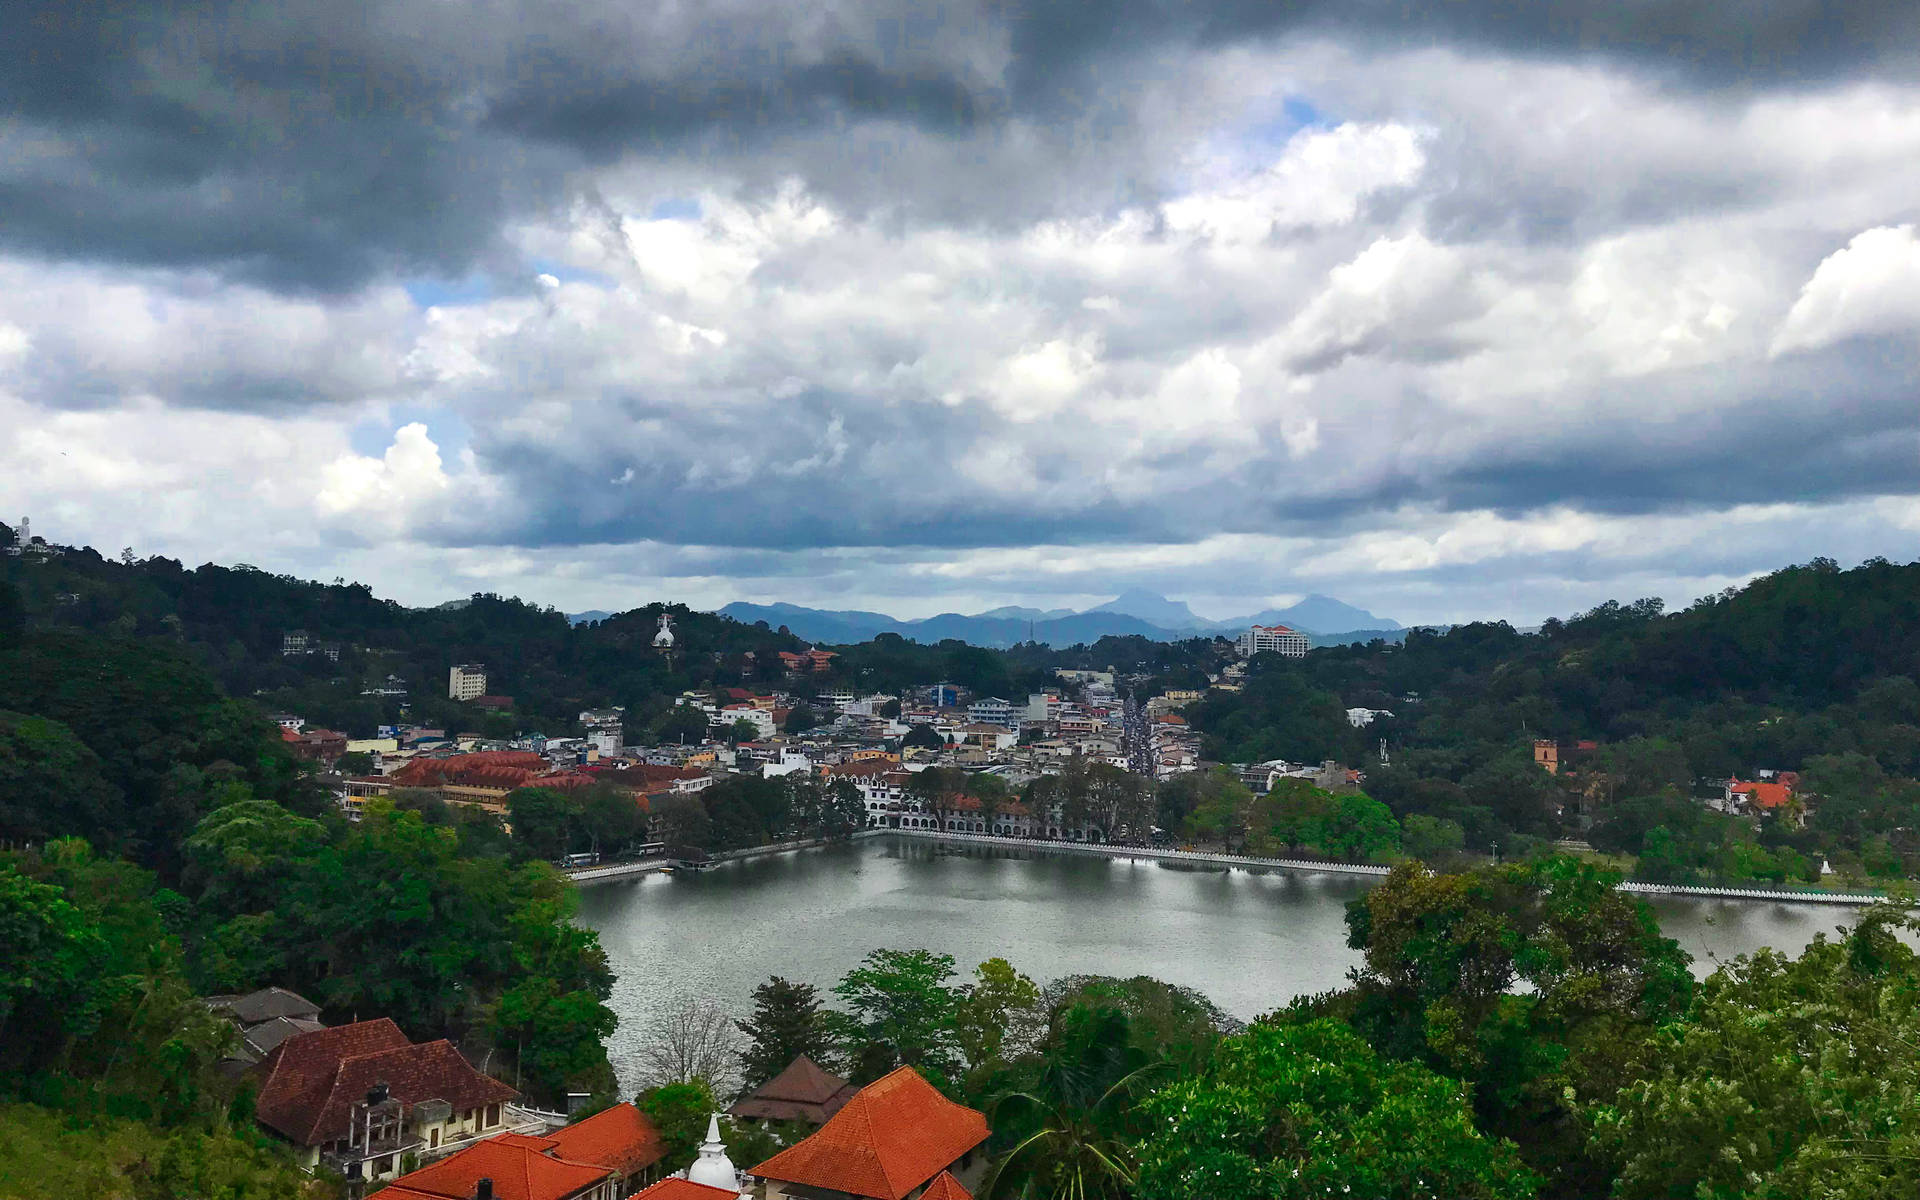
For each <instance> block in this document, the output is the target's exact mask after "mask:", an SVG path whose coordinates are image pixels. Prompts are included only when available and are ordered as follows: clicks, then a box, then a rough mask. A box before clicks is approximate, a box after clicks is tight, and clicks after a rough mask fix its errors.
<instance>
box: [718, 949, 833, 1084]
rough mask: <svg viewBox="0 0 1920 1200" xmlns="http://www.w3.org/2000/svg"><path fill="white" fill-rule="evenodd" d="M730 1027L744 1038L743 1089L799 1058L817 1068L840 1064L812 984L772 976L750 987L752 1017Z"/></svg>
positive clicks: (764, 1080)
mask: <svg viewBox="0 0 1920 1200" xmlns="http://www.w3.org/2000/svg"><path fill="white" fill-rule="evenodd" d="M734 1024H736V1025H737V1026H739V1028H740V1032H741V1033H743V1034H745V1035H746V1037H747V1044H746V1045H745V1046H744V1047H743V1048H742V1049H741V1051H740V1072H741V1075H742V1077H743V1081H744V1082H743V1085H742V1086H743V1088H744V1089H745V1090H748V1091H751V1090H752V1089H754V1088H757V1087H759V1086H760V1085H761V1084H763V1083H765V1082H767V1081H768V1080H769V1079H772V1078H773V1077H774V1076H775V1075H778V1074H779V1073H780V1072H782V1071H784V1070H786V1069H787V1067H788V1066H790V1065H791V1064H792V1063H793V1060H794V1059H796V1058H799V1057H801V1056H802V1055H805V1056H806V1057H807V1058H810V1059H812V1060H813V1061H814V1062H815V1063H817V1064H819V1065H821V1066H827V1067H831V1066H833V1065H834V1064H835V1063H836V1062H837V1061H838V1057H839V1055H838V1053H837V1049H836V1047H835V1046H834V1043H833V1035H832V1032H831V1030H830V1029H829V1028H828V1023H827V1019H826V1014H825V1013H824V1012H823V1011H822V1010H821V1007H820V993H819V991H818V990H817V989H816V988H814V986H813V985H812V984H809V983H794V982H792V981H791V980H787V979H782V978H781V977H780V976H778V975H775V976H774V977H773V978H771V979H769V980H767V982H765V983H763V984H761V985H759V986H758V987H756V988H754V989H753V1015H751V1016H750V1017H748V1018H747V1019H746V1020H744V1021H736V1022H734Z"/></svg>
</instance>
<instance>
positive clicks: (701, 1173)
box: [687, 1113, 740, 1192]
mask: <svg viewBox="0 0 1920 1200" xmlns="http://www.w3.org/2000/svg"><path fill="white" fill-rule="evenodd" d="M687 1179H688V1181H689V1182H692V1183H704V1184H706V1185H707V1186H708V1187H717V1188H726V1189H727V1190H729V1191H732V1192H738V1191H739V1190H740V1172H739V1171H738V1170H736V1169H735V1168H734V1165H733V1160H732V1159H730V1158H728V1157H727V1145H726V1143H725V1142H723V1141H721V1140H720V1114H719V1113H713V1114H711V1115H709V1116H708V1117H707V1140H706V1141H705V1142H703V1143H702V1144H701V1146H700V1157H699V1158H696V1159H694V1160H693V1165H692V1166H690V1167H688V1168H687Z"/></svg>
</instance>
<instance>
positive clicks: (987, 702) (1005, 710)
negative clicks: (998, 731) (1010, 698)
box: [967, 696, 1020, 729]
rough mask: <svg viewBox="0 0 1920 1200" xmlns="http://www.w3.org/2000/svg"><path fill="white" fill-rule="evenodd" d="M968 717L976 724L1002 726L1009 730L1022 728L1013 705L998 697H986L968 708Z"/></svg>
mask: <svg viewBox="0 0 1920 1200" xmlns="http://www.w3.org/2000/svg"><path fill="white" fill-rule="evenodd" d="M967 716H968V717H969V718H970V719H971V720H972V721H973V723H974V724H977V725H980V724H984V725H1000V726H1004V727H1006V728H1008V729H1018V728H1020V718H1019V717H1017V716H1015V715H1014V709H1013V705H1011V704H1009V703H1007V702H1006V701H1005V700H1002V699H1001V698H1000V697H998V696H986V697H983V698H981V699H979V700H975V701H974V702H973V703H972V704H970V705H968V706H967Z"/></svg>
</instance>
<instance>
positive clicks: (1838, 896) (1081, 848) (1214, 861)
mask: <svg viewBox="0 0 1920 1200" xmlns="http://www.w3.org/2000/svg"><path fill="white" fill-rule="evenodd" d="M887 837H892V838H904V839H907V840H912V841H923V842H937V843H944V844H948V845H956V846H983V847H992V848H996V849H1005V850H1027V851H1038V852H1040V853H1043V854H1080V855H1093V856H1096V857H1100V858H1125V859H1130V860H1132V861H1135V862H1167V863H1189V864H1192V865H1194V866H1200V867H1225V868H1227V869H1228V870H1244V871H1304V872H1318V873H1321V874H1328V875H1367V876H1373V877H1375V878H1379V877H1382V876H1385V875H1386V874H1387V873H1388V871H1389V870H1390V869H1391V868H1388V867H1383V866H1380V865H1378V864H1377V863H1342V862H1324V861H1321V860H1318V859H1305V858H1265V857H1261V856H1258V855H1251V854H1225V853H1217V852H1214V851H1208V850H1174V849H1159V848H1156V847H1148V846H1114V845H1107V844H1105V843H1101V842H1060V841H1040V840H1035V839H1029V838H1017V837H998V836H996V835H993V834H988V833H944V832H941V831H939V830H934V829H862V830H859V831H857V832H855V833H854V834H852V835H851V839H852V840H855V841H864V840H867V839H870V838H887ZM826 842H827V839H824V838H810V839H807V840H804V841H794V842H780V843H776V844H774V845H770V846H753V847H750V848H748V849H745V850H736V851H732V852H730V853H725V854H717V855H715V856H714V857H713V862H714V864H715V865H718V864H720V863H724V862H732V861H735V860H738V859H745V858H758V857H761V856H763V855H768V854H784V853H786V852H787V851H789V850H805V849H808V848H811V847H814V846H821V845H825V844H826ZM672 866H673V862H672V860H670V859H664V858H657V859H645V860H642V861H640V862H634V863H614V864H611V865H609V866H601V867H581V868H578V869H576V870H572V871H568V872H567V876H568V878H570V879H572V880H573V881H574V882H575V883H582V884H585V883H599V882H602V881H606V880H613V879H630V878H633V877H636V876H640V875H649V874H653V873H655V872H658V871H664V870H668V869H670V868H671V867H672ZM1618 886H1619V888H1620V890H1621V891H1623V892H1631V893H1634V894H1636V895H1646V896H1689V897H1696V898H1699V899H1704V900H1761V901H1772V902H1775V903H1781V904H1829V905H1839V906H1842V907H1852V908H1859V907H1864V906H1866V905H1869V904H1873V903H1876V902H1878V901H1880V900H1884V899H1886V897H1885V895H1884V894H1882V893H1880V892H1835V891H1828V890H1825V889H1822V888H1770V887H1758V886H1746V887H1711V886H1690V885H1683V884H1665V883H1642V882H1639V881H1635V880H1629V881H1626V882H1623V883H1621V884H1619V885H1618Z"/></svg>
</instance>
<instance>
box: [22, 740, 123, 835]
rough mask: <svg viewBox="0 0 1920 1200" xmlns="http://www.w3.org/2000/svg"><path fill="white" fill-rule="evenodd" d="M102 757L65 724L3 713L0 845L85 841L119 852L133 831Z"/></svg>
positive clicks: (119, 794)
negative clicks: (83, 839) (61, 838)
mask: <svg viewBox="0 0 1920 1200" xmlns="http://www.w3.org/2000/svg"><path fill="white" fill-rule="evenodd" d="M106 776H107V772H106V767H105V765H104V764H103V763H102V762H101V761H100V756H99V755H97V754H95V753H94V752H93V751H92V750H91V749H89V748H88V746H87V745H86V743H85V742H82V741H81V740H80V739H79V738H77V737H75V736H74V733H73V731H72V730H71V729H69V728H67V727H66V726H65V725H63V724H61V723H60V722H59V721H53V720H48V719H47V718H45V717H34V716H28V715H26V714H24V713H16V712H6V711H4V710H0V842H11V843H15V844H18V843H22V842H44V841H48V840H50V839H52V838H57V837H85V838H89V839H92V840H94V841H95V843H96V844H97V845H98V846H99V847H100V848H101V849H102V850H108V851H111V850H117V849H119V848H120V847H121V846H122V845H123V844H124V842H125V841H126V838H127V835H128V834H129V833H130V832H131V828H132V814H131V813H129V812H128V810H127V805H126V802H125V797H124V796H123V794H122V793H121V791H120V789H119V788H118V787H117V786H115V785H114V784H113V783H111V782H109V781H108V780H107V777H106Z"/></svg>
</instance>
